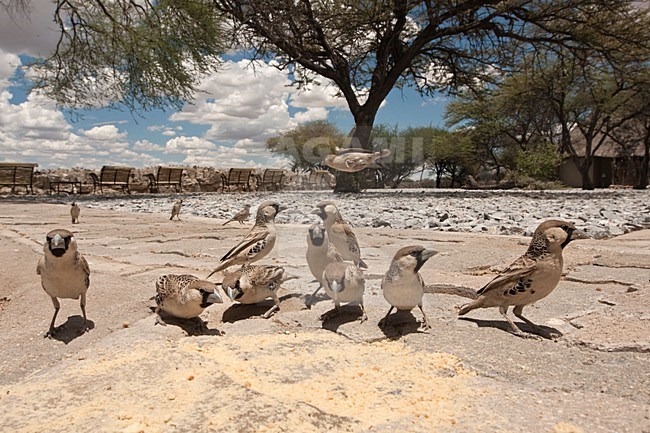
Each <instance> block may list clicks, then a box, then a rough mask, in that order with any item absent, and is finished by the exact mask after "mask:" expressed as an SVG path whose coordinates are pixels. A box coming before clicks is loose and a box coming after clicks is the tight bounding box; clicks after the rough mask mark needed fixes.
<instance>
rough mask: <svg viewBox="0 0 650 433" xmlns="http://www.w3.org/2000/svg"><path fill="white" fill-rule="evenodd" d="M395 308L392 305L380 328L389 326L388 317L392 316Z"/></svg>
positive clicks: (380, 323) (380, 322) (381, 321)
mask: <svg viewBox="0 0 650 433" xmlns="http://www.w3.org/2000/svg"><path fill="white" fill-rule="evenodd" d="M393 308H395V307H393V306H392V305H391V307H390V308H389V309H388V313H386V315H385V316H384V318H383V319H381V320H380V321H379V326H380V327H382V326H386V325H388V316H390V313H391V312H392V311H393Z"/></svg>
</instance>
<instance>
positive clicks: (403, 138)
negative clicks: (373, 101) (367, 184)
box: [370, 124, 426, 188]
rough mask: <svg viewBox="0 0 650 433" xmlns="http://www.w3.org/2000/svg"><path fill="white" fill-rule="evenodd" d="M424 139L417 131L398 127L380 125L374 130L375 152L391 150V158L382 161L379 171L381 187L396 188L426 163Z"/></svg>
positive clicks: (371, 138)
mask: <svg viewBox="0 0 650 433" xmlns="http://www.w3.org/2000/svg"><path fill="white" fill-rule="evenodd" d="M425 139H426V137H424V136H423V135H422V134H418V133H417V131H416V130H415V129H407V130H400V129H399V127H398V126H397V125H392V126H391V125H387V124H379V125H375V126H374V127H373V128H372V134H371V135H370V141H371V143H372V146H373V150H375V151H377V150H380V149H390V151H391V154H390V156H388V157H386V158H383V159H380V160H379V165H380V167H381V168H379V169H377V171H376V174H377V181H378V184H379V186H390V187H392V188H396V187H397V186H398V185H399V184H400V183H401V182H402V181H403V180H404V179H406V178H407V177H409V176H411V175H412V174H413V173H415V172H416V171H417V170H418V168H419V167H420V166H421V165H422V164H423V163H424V160H425V155H424V150H425V149H424V148H425V146H424V140H425Z"/></svg>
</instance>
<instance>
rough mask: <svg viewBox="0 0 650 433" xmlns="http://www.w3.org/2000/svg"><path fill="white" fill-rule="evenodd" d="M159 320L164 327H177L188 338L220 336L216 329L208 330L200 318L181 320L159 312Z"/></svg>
mask: <svg viewBox="0 0 650 433" xmlns="http://www.w3.org/2000/svg"><path fill="white" fill-rule="evenodd" d="M160 320H162V321H163V322H164V323H165V324H166V325H173V326H178V327H179V328H181V329H182V330H183V331H185V333H186V334H187V335H188V336H191V337H195V336H199V335H221V334H222V332H221V331H219V330H218V329H216V328H212V329H211V328H208V326H207V324H206V322H205V321H203V319H201V318H200V317H196V318H194V319H181V318H179V317H174V316H170V315H168V314H165V312H161V314H160ZM199 320H200V321H201V323H203V326H201V324H200V323H199Z"/></svg>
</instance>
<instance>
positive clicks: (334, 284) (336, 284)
mask: <svg viewBox="0 0 650 433" xmlns="http://www.w3.org/2000/svg"><path fill="white" fill-rule="evenodd" d="M330 289H332V292H334V294H335V295H336V294H338V293H339V292H340V291H341V290H342V289H343V284H340V283H339V282H338V281H332V282H331V283H330Z"/></svg>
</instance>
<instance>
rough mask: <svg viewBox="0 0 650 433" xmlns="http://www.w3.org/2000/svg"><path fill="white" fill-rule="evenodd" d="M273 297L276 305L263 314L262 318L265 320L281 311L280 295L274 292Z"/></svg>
mask: <svg viewBox="0 0 650 433" xmlns="http://www.w3.org/2000/svg"><path fill="white" fill-rule="evenodd" d="M271 296H272V297H273V302H275V305H274V306H272V307H271V308H269V309H268V311H267V312H266V313H264V314H262V318H264V319H268V318H269V317H271V315H272V314H273V313H274V312H275V311H276V310H279V309H280V299H278V295H276V294H275V292H273V293H272V294H271Z"/></svg>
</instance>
